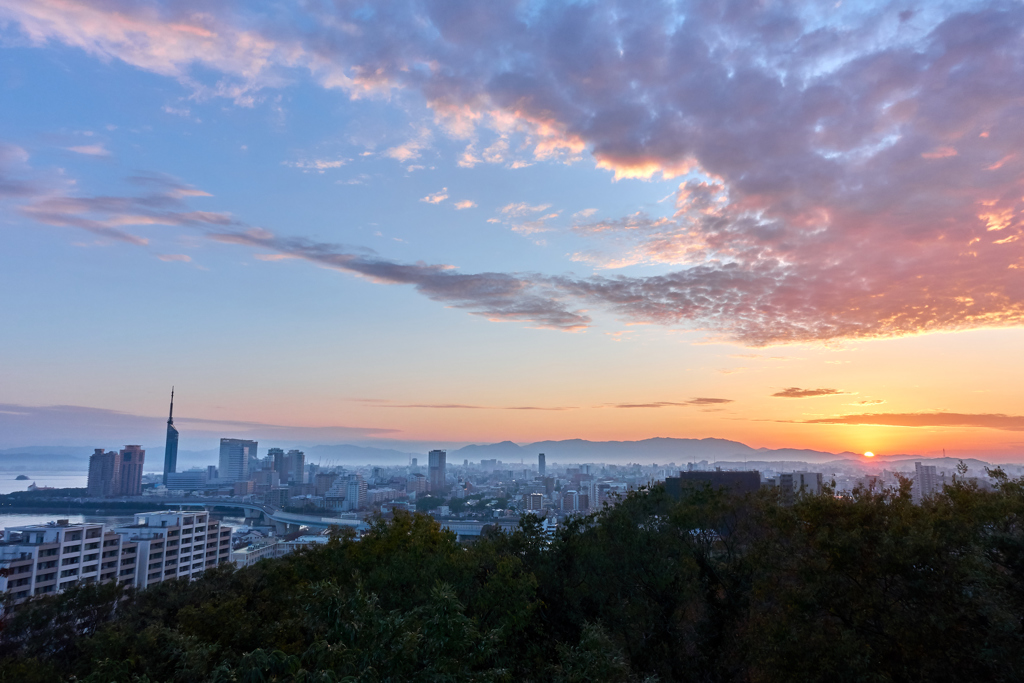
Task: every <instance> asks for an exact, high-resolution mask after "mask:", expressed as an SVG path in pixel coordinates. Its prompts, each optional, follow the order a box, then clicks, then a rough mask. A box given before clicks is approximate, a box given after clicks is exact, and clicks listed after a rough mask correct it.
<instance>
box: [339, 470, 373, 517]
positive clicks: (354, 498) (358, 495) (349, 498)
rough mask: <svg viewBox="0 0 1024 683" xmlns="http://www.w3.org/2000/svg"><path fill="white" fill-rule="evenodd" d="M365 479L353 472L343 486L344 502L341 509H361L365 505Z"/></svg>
mask: <svg viewBox="0 0 1024 683" xmlns="http://www.w3.org/2000/svg"><path fill="white" fill-rule="evenodd" d="M366 490H367V486H366V481H365V480H364V479H363V476H362V475H361V474H353V475H350V476H349V478H348V484H347V485H346V486H345V502H344V504H343V505H342V508H341V509H342V510H362V509H363V508H364V507H366V498H367V496H366Z"/></svg>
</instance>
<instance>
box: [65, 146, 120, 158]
mask: <svg viewBox="0 0 1024 683" xmlns="http://www.w3.org/2000/svg"><path fill="white" fill-rule="evenodd" d="M67 150H68V151H69V152H74V153H75V154H85V155H88V156H93V157H108V156H110V151H109V150H108V149H107V148H106V147H104V146H103V145H78V146H76V147H68V148H67Z"/></svg>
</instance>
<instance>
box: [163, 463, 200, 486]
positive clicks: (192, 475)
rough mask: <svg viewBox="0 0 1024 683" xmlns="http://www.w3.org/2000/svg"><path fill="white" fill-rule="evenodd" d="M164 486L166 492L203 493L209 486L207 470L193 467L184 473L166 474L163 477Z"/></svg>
mask: <svg viewBox="0 0 1024 683" xmlns="http://www.w3.org/2000/svg"><path fill="white" fill-rule="evenodd" d="M164 486H165V487H167V490H168V491H205V490H206V488H207V487H208V486H209V479H208V474H207V470H205V469H202V468H199V467H193V468H192V469H190V470H185V471H184V472H168V473H167V474H165V475H164Z"/></svg>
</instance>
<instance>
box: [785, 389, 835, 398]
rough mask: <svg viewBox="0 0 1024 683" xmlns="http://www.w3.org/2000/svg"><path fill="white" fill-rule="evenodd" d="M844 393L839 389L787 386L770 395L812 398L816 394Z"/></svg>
mask: <svg viewBox="0 0 1024 683" xmlns="http://www.w3.org/2000/svg"><path fill="white" fill-rule="evenodd" d="M846 393H847V392H845V391H840V390H839V389H801V388H799V387H789V388H788V389H783V390H782V391H777V392H775V393H774V394H772V396H774V397H775V398H814V397H816V396H841V395H843V394H846Z"/></svg>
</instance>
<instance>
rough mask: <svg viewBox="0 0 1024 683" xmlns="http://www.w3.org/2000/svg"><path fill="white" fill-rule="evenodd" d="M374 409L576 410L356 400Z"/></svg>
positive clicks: (573, 408) (569, 408)
mask: <svg viewBox="0 0 1024 683" xmlns="http://www.w3.org/2000/svg"><path fill="white" fill-rule="evenodd" d="M356 401H357V402H359V403H364V404H367V405H370V406H373V407H375V408H416V409H420V408H425V409H430V410H541V411H546V410H553V411H562V410H577V408H575V407H566V406H554V407H552V406H483V405H471V404H465V403H392V402H390V401H384V400H380V399H356Z"/></svg>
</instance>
